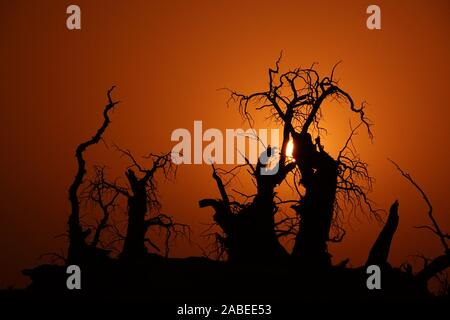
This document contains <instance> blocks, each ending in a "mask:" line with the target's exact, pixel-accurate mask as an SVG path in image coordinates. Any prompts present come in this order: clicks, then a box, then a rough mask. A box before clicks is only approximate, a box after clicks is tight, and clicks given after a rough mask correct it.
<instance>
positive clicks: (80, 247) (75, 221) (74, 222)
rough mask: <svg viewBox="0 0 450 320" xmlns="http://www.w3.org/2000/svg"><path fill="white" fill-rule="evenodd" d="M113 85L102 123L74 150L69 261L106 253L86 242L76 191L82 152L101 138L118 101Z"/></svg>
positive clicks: (80, 180)
mask: <svg viewBox="0 0 450 320" xmlns="http://www.w3.org/2000/svg"><path fill="white" fill-rule="evenodd" d="M113 89H114V86H113V87H111V89H109V90H108V92H107V97H108V104H107V105H106V106H105V109H104V110H103V118H104V119H103V123H102V125H101V126H100V128H99V129H98V130H97V132H96V133H95V134H94V136H93V137H92V138H90V139H89V140H87V141H85V142H83V143H81V144H80V145H78V147H77V148H76V151H75V157H76V159H77V166H78V167H77V173H76V175H75V177H74V180H73V182H72V185H71V186H70V188H69V201H70V205H71V209H72V210H71V213H70V216H69V220H68V226H69V249H68V257H67V260H68V262H69V263H83V262H85V261H90V260H91V259H93V258H97V257H98V254H99V253H101V255H104V254H106V253H107V252H105V251H102V250H99V249H96V248H95V247H92V246H89V245H88V244H87V243H86V238H87V237H88V236H89V234H90V233H91V230H90V229H86V230H83V227H82V226H81V224H80V201H79V197H78V192H79V189H80V186H81V185H82V183H83V179H84V176H85V174H86V161H85V159H84V152H85V151H86V150H87V149H88V148H89V147H90V146H92V145H95V144H97V143H98V142H99V141H100V139H101V138H102V136H103V134H104V132H105V130H106V128H107V127H108V125H109V123H110V122H111V121H110V118H109V112H110V111H111V110H112V109H113V108H114V106H116V105H117V104H118V103H119V102H118V101H113V99H112V97H111V93H112V91H113Z"/></svg>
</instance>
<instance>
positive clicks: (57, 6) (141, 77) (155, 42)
mask: <svg viewBox="0 0 450 320" xmlns="http://www.w3.org/2000/svg"><path fill="white" fill-rule="evenodd" d="M73 3H76V4H78V5H79V6H80V7H81V10H82V30H81V31H68V30H67V29H66V27H65V19H66V14H65V10H66V7H67V6H68V5H69V4H73ZM376 3H377V4H378V5H380V7H381V11H382V30H381V31H369V30H368V29H367V28H366V26H365V19H366V14H365V9H366V7H367V5H368V4H369V3H368V2H367V1H320V2H317V1H300V0H295V1H277V3H276V4H275V2H273V1H260V0H259V1H218V0H208V1H170V2H169V1H80V0H77V1H70V2H68V1H58V2H56V1H21V2H18V1H10V2H6V1H2V2H1V3H0V15H1V18H0V21H1V22H0V23H1V28H0V34H1V40H2V49H1V50H0V71H1V86H0V93H1V104H2V107H1V108H0V113H1V114H0V119H1V122H2V125H1V126H0V130H1V135H0V137H1V138H0V139H1V140H0V141H1V150H3V156H2V157H1V158H0V159H1V160H0V161H1V165H0V168H1V169H0V170H1V177H2V184H1V192H0V195H1V201H0V212H1V214H0V239H1V241H0V252H1V254H0V268H1V274H0V287H5V286H8V285H14V286H23V285H25V284H26V283H27V282H26V278H24V277H22V276H21V274H20V270H21V269H22V268H25V267H31V266H34V265H36V264H37V263H38V260H37V258H38V257H39V255H40V254H42V253H45V252H59V251H61V250H65V243H64V239H62V238H58V239H55V238H54V237H55V236H57V235H59V234H61V233H63V232H64V231H65V230H66V220H67V216H68V211H69V205H68V201H67V188H68V186H69V184H70V182H71V179H72V177H73V174H74V172H75V160H74V158H73V154H74V148H75V146H76V145H77V144H78V143H79V142H80V141H81V140H83V139H85V138H87V137H90V135H91V134H92V133H93V132H94V130H95V129H96V128H97V126H98V124H99V121H100V115H101V111H102V108H103V105H104V103H105V92H106V90H107V89H108V88H109V87H110V86H111V85H113V84H115V85H117V86H118V87H117V90H116V91H115V92H114V96H115V97H116V98H117V99H118V100H121V101H122V103H121V104H120V105H119V107H118V108H117V110H116V111H115V112H114V114H113V116H112V117H113V123H112V125H111V127H110V128H109V129H108V131H107V134H106V136H105V139H106V140H107V141H108V142H115V143H116V144H118V145H119V146H121V147H124V148H129V149H131V150H132V151H133V152H134V153H135V154H136V155H140V154H142V155H144V154H146V153H148V152H149V151H153V152H162V151H168V150H170V148H171V146H172V145H173V143H171V142H170V133H171V132H172V130H173V129H176V128H188V129H191V128H192V125H193V121H194V120H203V125H204V127H205V128H219V129H225V128H238V127H242V126H243V123H242V121H241V119H240V117H239V114H238V113H237V112H236V110H235V109H233V108H230V109H227V107H226V100H227V95H226V94H225V93H224V92H221V91H217V90H216V89H218V88H221V87H231V88H236V89H238V90H239V91H242V92H252V91H256V90H260V89H264V88H265V85H266V72H267V68H268V67H269V66H272V64H273V63H274V61H275V59H276V58H277V57H278V55H279V52H280V51H281V50H283V51H284V58H283V64H282V65H283V67H297V66H309V65H310V64H311V63H312V62H319V70H320V71H321V72H322V73H327V72H329V70H330V69H331V67H332V66H333V65H334V63H336V62H337V61H339V60H342V61H343V62H342V63H341V65H340V66H339V69H338V72H337V75H338V78H340V79H341V81H340V85H341V86H342V87H343V88H344V89H346V90H347V91H348V92H350V93H351V94H352V96H353V98H354V99H355V100H356V101H361V100H365V101H367V102H368V104H369V107H368V108H369V109H368V114H369V117H370V118H371V119H372V120H373V122H374V123H375V125H376V126H375V128H374V133H375V141H374V144H370V142H369V141H368V140H367V139H366V138H365V136H364V135H363V134H362V133H361V134H360V136H359V137H358V139H357V142H358V147H359V150H360V152H361V155H362V157H363V158H364V159H366V160H367V162H368V163H369V165H370V167H369V168H370V170H371V173H372V175H373V176H374V177H375V178H376V183H375V188H374V192H373V195H372V198H373V199H374V200H375V201H376V202H377V204H378V206H379V207H384V208H386V207H388V206H389V205H390V203H391V202H392V201H393V200H394V199H397V198H398V199H399V201H400V219H401V220H400V227H399V230H398V232H397V234H396V236H395V238H394V243H393V247H392V251H391V261H393V262H394V263H395V264H399V263H401V262H403V261H405V260H406V259H407V256H408V255H412V254H416V253H424V254H426V255H429V256H433V255H436V254H438V253H439V252H440V250H441V248H440V247H439V242H438V240H437V239H435V238H433V237H432V236H431V235H430V234H429V233H427V232H426V231H419V230H415V229H413V226H414V225H419V224H424V223H427V222H428V221H427V218H426V207H425V205H424V203H423V202H422V200H421V198H420V197H419V195H418V194H417V192H416V191H415V190H414V189H413V188H412V187H411V186H410V185H409V184H408V183H406V182H405V181H404V180H403V179H402V178H401V177H400V176H399V174H398V173H397V172H396V171H395V170H394V168H393V167H392V166H391V165H390V163H388V161H387V160H386V158H387V157H391V158H393V159H395V160H396V161H397V162H398V163H399V164H400V165H401V166H402V167H403V168H404V169H405V170H407V171H409V172H410V173H411V174H412V175H413V176H414V177H415V179H416V180H417V182H419V183H420V185H421V186H422V187H423V189H424V190H425V191H426V192H427V194H428V195H429V197H430V199H431V201H432V202H433V205H434V209H435V212H436V218H437V219H438V220H439V221H440V223H441V225H442V227H443V228H444V229H446V230H449V229H450V216H449V214H448V213H449V212H450V204H449V202H448V201H447V200H448V195H449V193H448V181H450V169H449V167H448V164H449V163H450V151H449V150H450V148H449V135H450V130H449V127H448V118H449V116H450V111H449V110H450V109H449V108H448V107H449V106H448V98H447V93H448V88H447V87H448V75H449V74H450V63H449V62H448V57H449V56H450V55H449V54H450V45H449V43H450V42H449V39H450V37H449V36H450V28H449V27H450V19H449V18H450V17H449V12H450V10H449V9H450V5H449V2H448V1H445V0H443V1H395V2H394V1H377V2H376ZM370 4H371V3H370ZM339 110H343V109H342V108H341V109H337V108H336V109H333V110H330V113H329V115H328V121H327V124H329V125H330V128H331V130H330V136H329V137H328V140H327V141H329V142H328V143H329V144H328V145H326V147H327V148H328V149H329V150H334V149H333V148H337V147H339V145H340V144H341V143H343V139H345V136H346V134H347V132H348V131H347V130H348V121H347V117H348V113H339ZM264 126H265V124H264V123H260V124H257V125H256V127H264ZM88 159H89V164H90V165H92V164H102V163H105V164H108V165H109V166H110V167H111V168H112V169H111V171H112V172H111V174H112V175H113V174H114V175H120V174H121V173H122V170H118V169H119V168H121V169H123V166H124V164H125V161H124V159H120V158H119V157H118V155H117V154H116V153H114V152H112V151H111V150H110V151H109V152H108V151H105V148H104V147H102V146H99V147H98V148H97V149H95V150H92V152H91V153H89V157H88ZM179 169H180V170H179V172H178V178H177V180H176V181H175V182H171V183H166V184H165V183H161V194H162V200H163V206H164V211H165V212H167V213H170V214H173V215H174V216H175V217H176V218H177V219H178V220H180V221H182V222H185V223H189V224H191V227H192V229H193V240H194V241H197V242H199V243H201V238H200V236H199V235H200V232H201V231H202V230H203V229H204V228H205V226H204V225H202V223H209V222H211V221H212V214H211V212H210V211H209V210H208V209H202V210H201V209H199V208H198V205H197V201H198V200H199V199H201V198H204V197H211V196H217V192H216V191H215V188H214V187H215V185H214V182H213V180H212V179H211V177H210V175H211V171H210V168H209V167H208V166H207V165H201V166H198V165H197V166H183V167H180V168H179ZM350 222H351V226H349V227H348V234H347V236H346V238H345V240H344V242H343V243H341V244H339V245H332V246H331V247H330V250H331V253H332V254H333V255H334V259H335V261H339V260H340V259H342V258H345V257H350V258H351V259H352V260H351V261H352V265H358V264H359V263H362V262H363V261H364V259H365V258H366V256H367V253H368V250H369V248H370V246H371V244H372V243H373V241H374V240H375V237H376V235H377V233H378V231H379V229H380V225H378V224H376V223H374V222H373V221H372V222H371V223H370V222H369V221H367V219H365V218H364V217H363V216H361V219H360V220H359V221H358V220H357V219H354V218H353V219H351V220H350ZM172 252H173V254H174V255H176V256H186V255H194V254H196V255H198V254H200V250H199V249H198V248H197V246H196V245H194V244H192V245H189V244H188V243H186V242H184V243H179V244H178V245H177V246H176V247H175V248H174V249H173V251H172Z"/></svg>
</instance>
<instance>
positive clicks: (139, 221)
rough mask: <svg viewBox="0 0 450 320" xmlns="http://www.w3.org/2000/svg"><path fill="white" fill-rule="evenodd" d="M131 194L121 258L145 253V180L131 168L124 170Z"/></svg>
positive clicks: (146, 208) (134, 256) (134, 257)
mask: <svg viewBox="0 0 450 320" xmlns="http://www.w3.org/2000/svg"><path fill="white" fill-rule="evenodd" d="M125 175H126V177H127V179H128V182H129V184H130V188H131V191H132V194H131V195H130V196H129V197H128V200H127V201H128V227H127V233H126V237H125V242H124V246H123V251H122V253H121V258H123V259H136V258H140V257H142V256H144V255H145V254H146V253H147V248H146V247H145V234H146V233H147V229H148V225H147V223H146V220H145V217H146V214H147V211H148V207H147V188H146V186H147V181H146V180H145V177H144V178H142V179H138V178H137V177H136V174H135V173H134V171H133V170H131V169H129V170H128V171H127V172H126V174H125Z"/></svg>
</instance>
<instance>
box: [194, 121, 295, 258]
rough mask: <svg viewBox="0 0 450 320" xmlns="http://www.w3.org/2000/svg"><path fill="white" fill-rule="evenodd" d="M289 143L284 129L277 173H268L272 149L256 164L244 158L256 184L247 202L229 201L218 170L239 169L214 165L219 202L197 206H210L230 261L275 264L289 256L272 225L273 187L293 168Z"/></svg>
mask: <svg viewBox="0 0 450 320" xmlns="http://www.w3.org/2000/svg"><path fill="white" fill-rule="evenodd" d="M288 142H289V131H288V130H287V129H285V130H284V135H283V142H282V146H281V152H280V154H279V161H278V170H277V171H276V173H274V174H267V173H268V172H267V171H264V170H270V169H269V168H268V163H267V161H266V160H267V159H269V158H272V157H274V156H275V153H276V152H278V150H276V149H275V148H272V147H270V146H268V147H267V149H266V151H265V152H263V153H262V154H261V155H260V157H259V159H258V162H257V163H256V165H253V164H251V163H250V162H249V161H248V159H246V164H245V165H243V166H244V167H246V168H247V169H248V172H249V173H250V174H251V176H252V178H253V179H254V181H255V185H256V194H255V195H254V196H252V197H247V198H251V201H250V203H245V204H242V203H239V202H236V201H233V202H232V201H230V199H229V196H228V193H227V190H226V188H225V184H224V182H223V181H222V178H221V176H220V175H219V171H221V172H222V174H223V175H230V174H233V171H234V170H236V169H238V168H240V167H242V166H237V167H235V168H234V169H232V170H231V171H228V172H226V171H223V170H220V169H216V168H215V167H214V166H213V179H214V180H215V182H216V185H217V188H218V190H219V193H220V199H203V200H201V201H200V202H199V205H200V207H202V208H203V207H213V208H214V210H215V214H214V216H213V218H214V221H215V222H216V223H217V224H218V225H219V226H220V228H221V229H222V230H223V232H224V233H225V237H221V238H217V239H218V240H219V241H223V243H224V244H225V248H226V249H227V253H228V258H229V260H230V261H232V262H255V261H264V262H266V263H276V262H278V261H280V260H283V259H284V260H285V259H286V258H287V257H288V253H287V252H286V250H285V249H284V248H283V246H282V245H281V244H280V242H279V240H278V237H279V235H278V234H277V225H276V224H275V214H276V213H277V211H278V207H277V206H276V204H275V200H274V198H275V195H276V192H275V188H276V186H278V185H279V184H280V183H281V182H283V181H284V179H285V178H286V176H287V174H288V173H289V172H291V171H292V170H293V169H294V168H295V164H294V163H293V162H289V161H287V159H286V148H287V145H288Z"/></svg>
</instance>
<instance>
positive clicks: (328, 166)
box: [230, 56, 377, 267]
mask: <svg viewBox="0 0 450 320" xmlns="http://www.w3.org/2000/svg"><path fill="white" fill-rule="evenodd" d="M280 59H281V56H280V58H279V59H278V61H277V62H276V67H275V68H274V69H269V71H268V82H269V86H268V88H267V90H265V91H261V92H256V93H252V94H250V95H245V94H241V93H237V92H235V91H231V97H230V101H233V102H237V104H238V105H239V110H240V112H241V114H242V116H243V117H244V118H245V119H247V121H248V123H249V124H250V125H251V126H252V125H253V118H252V116H251V111H250V108H251V107H254V110H257V111H263V110H266V111H268V112H269V114H270V116H271V117H273V118H274V119H275V120H276V121H278V122H280V123H281V124H283V126H284V131H285V135H286V133H287V134H288V135H290V136H291V137H292V139H293V143H294V151H293V157H294V159H295V164H296V166H297V168H298V169H299V170H298V171H299V172H300V175H301V179H300V180H299V184H300V185H301V186H302V187H303V188H304V190H305V192H304V194H303V195H302V197H301V199H300V200H299V202H298V205H296V206H294V209H295V211H296V212H297V214H298V215H299V217H300V228H299V232H298V234H297V236H296V241H295V245H294V249H293V252H292V256H293V258H294V260H296V261H300V262H302V264H303V265H310V266H313V267H318V266H325V267H326V266H329V265H330V261H331V260H330V256H329V254H328V251H327V242H328V241H330V240H332V239H334V240H336V239H337V238H340V236H338V237H337V238H336V237H334V238H331V239H330V229H331V227H332V225H333V219H334V218H335V217H336V212H337V211H338V209H339V208H340V207H339V206H338V205H337V201H336V197H337V194H341V199H342V200H344V201H349V202H350V203H351V204H356V205H357V206H360V207H367V208H368V209H369V211H370V212H372V213H374V214H375V215H376V213H377V212H376V210H374V209H373V207H372V204H371V203H370V201H369V199H368V198H367V192H368V191H370V188H371V177H370V176H369V173H368V171H367V164H366V163H365V162H363V161H362V160H361V159H360V158H359V156H357V154H356V152H355V151H354V150H353V149H352V144H351V140H352V136H353V134H354V132H355V131H354V130H352V134H351V135H350V137H349V140H348V141H347V142H346V144H345V146H344V148H343V150H342V151H341V152H340V154H339V156H338V157H337V158H336V159H335V158H333V157H332V156H331V155H330V154H329V153H328V152H326V151H325V147H324V146H323V145H322V144H321V139H320V135H321V132H323V131H326V130H325V129H324V128H322V127H320V122H321V120H322V108H323V105H324V102H325V101H327V100H330V99H333V100H336V101H345V102H346V103H347V104H348V106H349V109H350V111H351V112H352V113H354V114H357V115H358V116H359V119H360V121H361V123H362V124H363V125H364V126H365V127H366V128H367V131H368V135H369V137H370V138H372V132H371V130H370V126H371V124H370V122H369V120H368V119H367V117H366V115H365V106H364V104H362V105H361V106H360V107H357V106H356V105H355V104H354V102H353V99H352V98H351V96H350V95H349V94H348V93H347V92H346V91H344V90H343V89H341V88H340V87H339V85H338V83H337V81H335V80H334V77H333V76H334V70H335V67H336V66H335V67H334V68H333V70H332V72H331V75H330V76H328V77H324V78H321V77H320V76H319V74H318V72H317V71H316V70H315V68H314V65H313V66H311V67H310V68H297V69H294V70H291V71H287V72H285V73H281V72H280V68H279V63H280ZM313 135H315V139H313ZM284 153H285V149H284V150H283V148H282V150H281V153H280V154H281V156H283V155H284ZM342 235H343V233H341V236H342Z"/></svg>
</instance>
